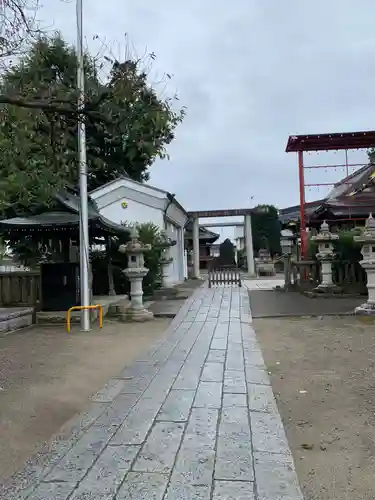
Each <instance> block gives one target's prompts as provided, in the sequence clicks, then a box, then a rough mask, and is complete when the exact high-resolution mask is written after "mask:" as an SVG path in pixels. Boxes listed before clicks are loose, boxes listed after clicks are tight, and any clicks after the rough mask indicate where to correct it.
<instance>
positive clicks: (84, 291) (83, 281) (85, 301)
mask: <svg viewBox="0 0 375 500" xmlns="http://www.w3.org/2000/svg"><path fill="white" fill-rule="evenodd" d="M76 7H77V12H76V18H77V90H78V111H80V110H83V109H84V107H85V70H84V64H83V12H82V11H83V9H82V0H77V5H76ZM78 154H79V190H80V211H79V254H80V270H79V276H80V287H81V305H82V306H89V305H90V285H89V223H88V206H87V205H88V197H87V159H86V124H85V120H84V116H83V114H82V113H79V114H78ZM81 328H82V330H83V331H84V332H88V331H89V330H90V310H89V309H83V310H82V312H81Z"/></svg>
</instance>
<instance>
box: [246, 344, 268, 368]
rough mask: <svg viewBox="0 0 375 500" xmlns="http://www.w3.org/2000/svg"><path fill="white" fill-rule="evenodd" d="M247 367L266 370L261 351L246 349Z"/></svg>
mask: <svg viewBox="0 0 375 500" xmlns="http://www.w3.org/2000/svg"><path fill="white" fill-rule="evenodd" d="M244 357H245V365H251V366H261V367H262V368H264V366H265V364H264V359H263V355H262V353H261V351H252V350H249V349H247V348H245V349H244Z"/></svg>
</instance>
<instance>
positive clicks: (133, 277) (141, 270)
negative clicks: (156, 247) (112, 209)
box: [119, 228, 153, 321]
mask: <svg viewBox="0 0 375 500" xmlns="http://www.w3.org/2000/svg"><path fill="white" fill-rule="evenodd" d="M150 248H151V245H144V244H143V243H141V242H140V241H139V239H138V231H137V230H136V229H135V228H134V229H133V231H132V237H131V240H130V241H129V242H128V243H126V245H121V246H120V248H119V251H120V252H122V253H126V254H127V255H128V268H127V269H124V271H123V273H124V274H125V276H127V277H128V278H129V281H130V295H131V302H130V308H129V309H127V310H126V312H125V314H123V315H122V319H123V320H125V321H147V320H149V319H152V318H153V314H152V312H151V311H148V310H147V309H145V307H144V305H143V288H142V281H143V278H144V277H145V276H146V274H147V273H148V271H149V270H148V269H147V268H146V267H145V261H144V252H146V251H148V250H150Z"/></svg>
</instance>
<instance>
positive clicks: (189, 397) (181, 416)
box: [156, 390, 195, 422]
mask: <svg viewBox="0 0 375 500" xmlns="http://www.w3.org/2000/svg"><path fill="white" fill-rule="evenodd" d="M194 397H195V391H179V390H172V391H171V392H170V393H169V395H168V397H167V399H166V400H165V403H164V404H163V406H162V408H161V410H160V412H159V414H158V416H157V418H156V420H163V421H168V422H186V421H187V420H188V418H189V414H190V409H191V407H192V405H193V401H194Z"/></svg>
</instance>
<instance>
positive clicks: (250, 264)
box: [245, 214, 255, 278]
mask: <svg viewBox="0 0 375 500" xmlns="http://www.w3.org/2000/svg"><path fill="white" fill-rule="evenodd" d="M245 246H246V257H247V273H248V275H249V277H251V278H253V277H254V276H255V265H254V251H253V232H252V229H251V215H250V214H249V215H245Z"/></svg>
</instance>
